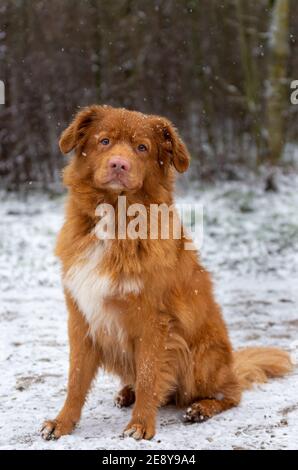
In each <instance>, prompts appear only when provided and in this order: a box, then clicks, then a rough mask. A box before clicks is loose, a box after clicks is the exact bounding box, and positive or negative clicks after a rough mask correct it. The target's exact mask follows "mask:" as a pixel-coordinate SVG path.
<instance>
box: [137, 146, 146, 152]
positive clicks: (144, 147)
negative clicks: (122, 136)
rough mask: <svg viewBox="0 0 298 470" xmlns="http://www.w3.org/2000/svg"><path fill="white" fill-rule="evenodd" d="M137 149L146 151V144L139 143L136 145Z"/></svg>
mask: <svg viewBox="0 0 298 470" xmlns="http://www.w3.org/2000/svg"><path fill="white" fill-rule="evenodd" d="M138 150H139V151H140V152H146V151H147V147H146V145H144V144H140V145H139V146H138Z"/></svg>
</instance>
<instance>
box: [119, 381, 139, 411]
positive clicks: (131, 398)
mask: <svg viewBox="0 0 298 470" xmlns="http://www.w3.org/2000/svg"><path fill="white" fill-rule="evenodd" d="M135 398H136V397H135V392H134V389H133V387H132V386H131V385H125V386H124V387H123V388H121V390H119V392H118V393H117V395H116V397H115V399H114V403H115V405H116V406H117V407H118V408H123V407H125V406H130V405H132V404H133V403H134V402H135Z"/></svg>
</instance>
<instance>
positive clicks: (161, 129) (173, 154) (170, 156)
mask: <svg viewBox="0 0 298 470" xmlns="http://www.w3.org/2000/svg"><path fill="white" fill-rule="evenodd" d="M153 126H154V130H155V132H156V133H157V135H158V142H159V149H160V153H161V158H162V159H163V158H166V159H167V160H169V161H170V163H172V164H173V165H174V167H175V168H176V170H177V171H179V173H184V171H186V170H187V169H188V167H189V163H190V155H189V152H188V150H187V148H186V145H185V143H184V142H183V141H182V139H181V137H180V136H179V134H178V131H177V129H176V128H175V127H174V125H173V124H172V123H171V122H170V121H168V120H167V119H164V118H160V117H156V118H155V119H154V121H153ZM159 158H160V157H159Z"/></svg>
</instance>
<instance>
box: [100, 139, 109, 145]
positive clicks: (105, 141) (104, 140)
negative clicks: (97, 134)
mask: <svg viewBox="0 0 298 470" xmlns="http://www.w3.org/2000/svg"><path fill="white" fill-rule="evenodd" d="M100 143H101V144H102V145H109V143H110V139H107V138H105V139H101V141H100Z"/></svg>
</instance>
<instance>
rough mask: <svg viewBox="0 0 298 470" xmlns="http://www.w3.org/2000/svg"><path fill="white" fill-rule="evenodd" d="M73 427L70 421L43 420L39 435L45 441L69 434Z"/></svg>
mask: <svg viewBox="0 0 298 470" xmlns="http://www.w3.org/2000/svg"><path fill="white" fill-rule="evenodd" d="M74 427H75V425H74V423H73V422H72V421H62V420H59V419H53V420H48V421H45V422H44V423H43V425H42V428H41V431H40V433H41V437H42V438H43V439H45V440H46V441H50V440H55V439H59V437H61V436H64V435H65V434H70V433H71V432H72V430H73V428H74Z"/></svg>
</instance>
